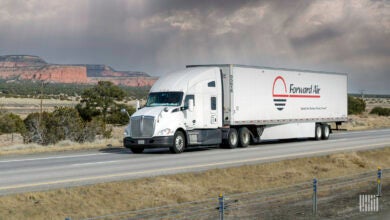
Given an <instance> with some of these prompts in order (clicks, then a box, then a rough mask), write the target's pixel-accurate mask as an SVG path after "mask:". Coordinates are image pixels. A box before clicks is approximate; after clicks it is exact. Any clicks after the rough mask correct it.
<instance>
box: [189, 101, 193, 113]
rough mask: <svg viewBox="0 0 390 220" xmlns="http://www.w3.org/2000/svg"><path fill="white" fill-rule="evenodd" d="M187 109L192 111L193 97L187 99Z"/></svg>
mask: <svg viewBox="0 0 390 220" xmlns="http://www.w3.org/2000/svg"><path fill="white" fill-rule="evenodd" d="M188 110H190V112H192V111H194V100H193V99H190V100H188Z"/></svg>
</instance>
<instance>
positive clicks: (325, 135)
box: [321, 124, 330, 140]
mask: <svg viewBox="0 0 390 220" xmlns="http://www.w3.org/2000/svg"><path fill="white" fill-rule="evenodd" d="M329 134H330V128H329V125H328V124H323V125H322V136H321V139H322V140H328V138H329Z"/></svg>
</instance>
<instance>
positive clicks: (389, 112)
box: [370, 107, 390, 116]
mask: <svg viewBox="0 0 390 220" xmlns="http://www.w3.org/2000/svg"><path fill="white" fill-rule="evenodd" d="M370 114H377V115H380V116H390V108H382V107H375V108H373V109H372V110H371V112H370Z"/></svg>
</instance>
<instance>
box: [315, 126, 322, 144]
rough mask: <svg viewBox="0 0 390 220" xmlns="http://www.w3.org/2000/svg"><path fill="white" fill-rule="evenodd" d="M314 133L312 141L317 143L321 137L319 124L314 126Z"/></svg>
mask: <svg viewBox="0 0 390 220" xmlns="http://www.w3.org/2000/svg"><path fill="white" fill-rule="evenodd" d="M314 132H315V137H314V139H315V140H317V141H318V140H320V139H321V137H322V126H321V124H316V127H315V131H314Z"/></svg>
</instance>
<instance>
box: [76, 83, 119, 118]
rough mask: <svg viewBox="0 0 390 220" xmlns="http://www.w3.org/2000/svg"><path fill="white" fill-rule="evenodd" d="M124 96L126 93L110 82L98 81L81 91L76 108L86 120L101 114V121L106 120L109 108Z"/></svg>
mask: <svg viewBox="0 0 390 220" xmlns="http://www.w3.org/2000/svg"><path fill="white" fill-rule="evenodd" d="M125 96H126V93H125V92H124V91H123V90H122V89H121V88H119V87H118V86H116V85H114V84H113V83H112V82H109V81H99V82H98V84H97V85H96V86H94V87H92V88H90V89H86V90H84V91H83V93H82V95H81V98H82V99H81V101H80V103H79V104H77V105H76V109H77V110H78V111H79V113H80V115H81V117H82V118H83V119H84V120H86V121H91V120H92V118H94V117H96V116H102V118H103V121H104V122H107V117H108V116H109V115H110V114H111V112H110V109H112V108H114V107H115V106H116V101H122V100H123V98H124V97H125Z"/></svg>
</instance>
